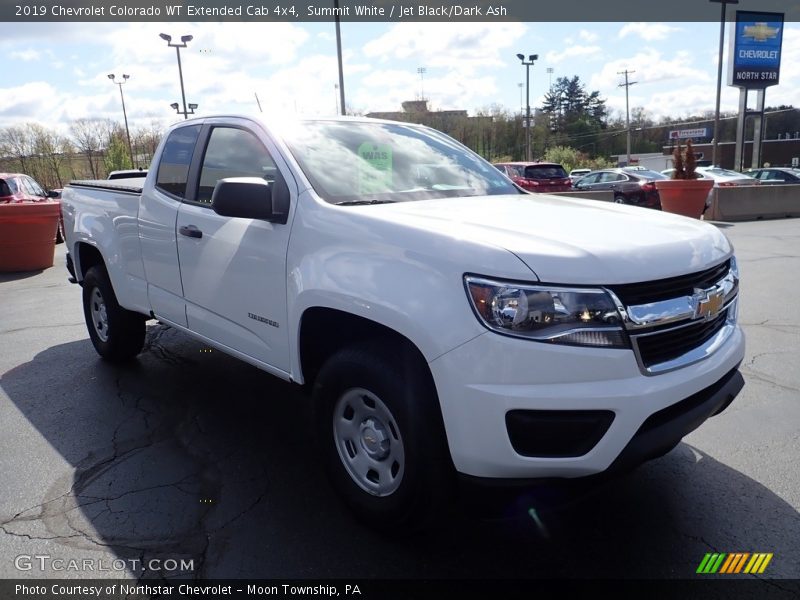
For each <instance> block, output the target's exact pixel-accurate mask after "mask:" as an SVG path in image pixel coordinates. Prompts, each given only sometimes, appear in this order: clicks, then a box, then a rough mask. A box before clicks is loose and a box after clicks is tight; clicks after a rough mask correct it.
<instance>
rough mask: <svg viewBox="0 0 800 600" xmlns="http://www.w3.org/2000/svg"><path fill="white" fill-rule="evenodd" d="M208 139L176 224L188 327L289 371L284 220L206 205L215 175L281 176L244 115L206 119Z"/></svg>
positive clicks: (264, 142)
mask: <svg viewBox="0 0 800 600" xmlns="http://www.w3.org/2000/svg"><path fill="white" fill-rule="evenodd" d="M206 139H207V142H206V145H205V150H204V153H203V154H202V156H203V159H202V163H201V164H200V169H199V181H198V184H197V186H196V187H197V189H196V190H195V192H194V194H193V195H192V197H189V198H187V200H186V201H185V202H184V203H183V204H182V205H181V207H180V210H179V211H178V220H177V224H176V229H177V233H178V235H177V238H178V257H179V260H180V268H181V281H182V283H183V291H184V298H185V300H186V317H187V321H188V326H189V329H191V330H192V331H194V332H196V333H199V334H200V335H203V336H205V337H207V338H209V339H212V340H214V341H215V342H218V343H220V344H223V345H225V346H227V347H229V348H232V349H234V350H236V351H238V352H239V353H242V354H244V355H246V356H248V357H251V358H253V359H255V360H257V361H259V362H260V363H265V364H267V365H270V366H271V367H274V368H275V369H278V370H280V371H284V372H288V370H289V358H288V355H289V351H288V350H289V337H288V328H287V326H286V325H287V323H286V317H287V309H286V250H287V247H288V244H289V228H290V226H289V224H286V225H284V224H277V223H269V222H267V221H261V220H257V219H239V218H233V217H223V216H220V215H218V214H217V213H215V212H214V211H213V210H212V208H211V195H212V193H213V191H214V185H215V184H216V182H217V181H218V180H219V179H223V178H227V177H261V178H264V179H266V180H268V181H274V180H275V178H276V177H280V174H279V173H278V167H277V166H276V164H275V161H274V160H273V158H272V155H271V154H270V152H269V151H268V150H267V146H268V144H269V141H268V139H267V138H266V136H265V135H264V134H263V132H260V131H259V130H258V129H257V128H256V126H254V125H253V124H252V123H251V122H249V121H246V120H242V123H241V126H231V124H230V120H227V121H226V123H225V124H222V123H220V124H219V125H215V124H213V123H212V124H211V125H210V130H209V132H208V135H207V138H206ZM293 195H294V194H293Z"/></svg>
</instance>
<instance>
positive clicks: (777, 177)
mask: <svg viewBox="0 0 800 600" xmlns="http://www.w3.org/2000/svg"><path fill="white" fill-rule="evenodd" d="M744 174H745V175H749V176H750V177H753V178H755V179H757V180H758V181H759V182H761V184H762V185H781V184H792V183H793V184H795V185H796V184H800V169H798V168H795V167H765V168H763V169H749V170H747V171H745V172H744Z"/></svg>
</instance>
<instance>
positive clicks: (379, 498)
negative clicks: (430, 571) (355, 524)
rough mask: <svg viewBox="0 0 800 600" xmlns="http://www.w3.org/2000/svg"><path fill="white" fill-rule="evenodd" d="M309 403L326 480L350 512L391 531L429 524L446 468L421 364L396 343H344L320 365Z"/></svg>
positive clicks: (443, 496)
mask: <svg viewBox="0 0 800 600" xmlns="http://www.w3.org/2000/svg"><path fill="white" fill-rule="evenodd" d="M394 347H395V348H396V347H397V346H396V345H395V346H394ZM314 400H315V408H316V410H317V417H316V427H317V435H318V439H319V440H320V441H321V443H322V445H323V448H322V450H323V452H324V455H325V459H326V466H327V470H328V474H329V477H330V479H331V481H332V483H333V485H334V487H335V488H336V490H337V492H339V494H340V496H341V497H342V498H343V499H344V501H345V502H346V503H347V504H348V506H349V507H350V508H351V509H352V510H353V511H354V512H355V513H356V515H357V516H358V517H359V518H360V519H361V520H363V521H365V522H366V523H367V524H369V525H370V526H372V527H375V528H377V529H380V530H383V531H385V532H388V533H391V534H402V533H405V532H408V531H410V530H415V529H420V528H423V527H426V526H429V525H431V524H432V523H433V521H434V520H435V518H436V517H437V516H438V515H439V514H440V511H441V509H442V508H443V507H444V506H445V505H446V504H447V501H448V500H449V498H450V493H451V491H452V489H453V468H452V464H451V462H450V457H449V452H448V450H447V443H446V440H445V437H444V429H443V427H442V424H441V414H440V412H439V407H438V399H437V397H436V392H435V390H434V389H433V383H432V381H431V379H430V375H429V373H427V368H426V367H425V365H424V362H422V361H421V359H419V358H418V357H417V356H416V355H415V354H414V353H413V352H411V351H410V350H407V349H405V348H402V347H401V348H400V349H399V351H390V350H388V349H387V348H386V347H385V345H380V344H375V343H365V344H358V345H355V346H352V347H348V348H345V349H343V350H340V351H339V352H337V353H336V354H334V355H333V356H332V357H331V358H330V359H328V361H327V362H326V363H325V365H324V366H323V367H322V369H321V370H320V373H319V376H318V377H317V381H316V383H315V386H314Z"/></svg>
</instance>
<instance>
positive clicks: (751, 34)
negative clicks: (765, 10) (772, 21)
mask: <svg viewBox="0 0 800 600" xmlns="http://www.w3.org/2000/svg"><path fill="white" fill-rule="evenodd" d="M780 30H781V29H780V27H770V26H769V25H767V24H766V23H756V24H755V25H745V26H744V31H743V32H742V37H746V38H753V41H754V42H766V41H767V40H774V39H775V38H776V37H778V33H779V32H780Z"/></svg>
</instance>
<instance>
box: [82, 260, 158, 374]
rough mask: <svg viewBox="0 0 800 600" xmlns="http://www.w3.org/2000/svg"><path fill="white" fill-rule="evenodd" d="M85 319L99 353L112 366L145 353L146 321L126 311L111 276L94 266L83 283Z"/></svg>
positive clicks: (138, 315)
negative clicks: (120, 302) (113, 285)
mask: <svg viewBox="0 0 800 600" xmlns="http://www.w3.org/2000/svg"><path fill="white" fill-rule="evenodd" d="M83 316H84V318H85V319H86V328H87V329H88V330H89V337H90V338H91V340H92V344H93V345H94V349H95V350H97V353H98V354H99V355H100V356H101V357H102V358H104V359H105V360H108V361H110V362H124V361H127V360H130V359H132V358H133V357H134V356H136V355H137V354H139V352H141V351H142V347H143V346H144V334H145V320H146V319H145V317H144V316H142V315H140V314H139V313H135V312H132V311H129V310H126V309H124V308H122V307H121V306H120V305H119V303H118V302H117V297H116V295H115V294H114V288H113V287H112V286H111V280H110V279H109V278H108V273H107V272H106V270H105V268H104V267H102V266H94V267H92V268H90V269H89V270H88V271H87V272H86V276H85V277H84V279H83Z"/></svg>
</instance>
